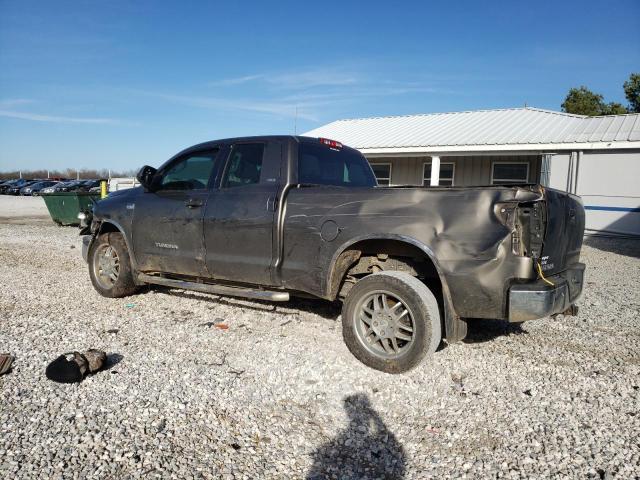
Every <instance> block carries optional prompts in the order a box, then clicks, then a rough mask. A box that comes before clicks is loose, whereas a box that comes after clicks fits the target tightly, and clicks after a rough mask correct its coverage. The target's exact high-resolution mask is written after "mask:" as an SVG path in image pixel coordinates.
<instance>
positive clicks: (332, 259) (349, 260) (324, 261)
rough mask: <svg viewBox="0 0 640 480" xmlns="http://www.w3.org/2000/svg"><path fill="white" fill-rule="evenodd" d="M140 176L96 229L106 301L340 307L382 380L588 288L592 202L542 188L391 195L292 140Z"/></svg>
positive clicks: (192, 159)
mask: <svg viewBox="0 0 640 480" xmlns="http://www.w3.org/2000/svg"><path fill="white" fill-rule="evenodd" d="M138 179H139V181H140V183H141V185H142V187H139V188H134V189H130V190H125V191H121V192H116V193H114V194H111V195H109V197H107V198H106V199H105V200H102V201H100V202H98V203H97V204H96V206H95V207H94V211H93V216H92V218H90V219H88V220H87V225H86V228H85V229H84V230H83V233H85V234H86V236H85V237H84V239H83V240H84V241H83V244H84V248H83V254H84V256H85V259H86V260H87V261H88V263H89V272H90V276H91V280H92V282H93V285H94V286H95V288H96V289H97V290H98V292H100V293H101V294H102V295H105V296H112V297H117V296H125V295H130V294H133V293H135V291H136V290H137V289H138V288H139V287H140V286H141V285H144V284H160V285H167V286H172V287H177V288H185V289H193V290H198V291H203V292H209V293H216V294H222V295H232V296H242V297H249V298H260V299H267V300H273V301H286V300H288V299H289V297H290V295H298V294H305V295H313V296H315V297H318V298H323V299H327V300H339V301H342V302H343V314H342V322H343V335H344V339H345V341H346V343H347V345H348V347H349V349H350V350H351V352H352V353H353V354H354V355H355V356H356V357H357V358H358V359H360V360H361V361H362V362H364V363H365V364H367V365H369V366H371V367H373V368H377V369H379V370H383V371H387V372H402V371H406V370H408V369H410V368H412V367H414V366H416V365H417V364H418V363H419V362H420V361H421V360H422V358H423V357H424V356H425V355H427V354H430V353H433V352H434V351H435V350H436V348H437V346H438V344H439V342H440V341H441V339H443V338H444V339H446V340H447V341H448V342H454V341H457V340H460V339H462V338H464V335H465V333H466V321H467V320H468V319H482V318H491V319H496V318H497V319H508V320H509V321H513V322H522V321H525V320H530V319H535V318H541V317H545V316H547V315H552V314H555V313H559V312H564V311H568V310H570V309H571V308H572V306H573V305H574V304H575V301H576V300H577V299H578V297H579V296H580V294H581V291H582V284H583V274H584V265H583V264H581V263H580V262H579V257H580V248H581V245H582V237H583V232H584V209H583V207H582V203H581V201H580V199H579V198H578V197H576V196H573V195H570V194H567V193H565V192H560V191H556V190H551V189H545V188H543V187H542V186H540V185H509V186H486V187H464V188H463V187H430V188H425V187H379V186H377V183H376V180H375V177H374V175H373V172H372V170H371V167H370V166H369V164H368V162H367V160H366V159H365V158H364V157H363V156H362V154H360V153H359V152H358V151H357V150H354V149H351V148H349V147H346V146H343V145H341V144H340V143H339V142H336V141H333V140H327V139H317V138H306V137H292V136H271V137H248V138H237V139H228V140H220V141H214V142H207V143H203V144H200V145H196V146H194V147H191V148H188V149H186V150H184V151H182V152H180V153H179V154H177V155H176V156H174V157H173V158H171V159H170V160H169V161H167V162H166V163H165V164H164V165H162V166H161V167H160V168H159V169H155V168H153V167H148V166H147V167H143V169H141V171H140V173H139V175H138Z"/></svg>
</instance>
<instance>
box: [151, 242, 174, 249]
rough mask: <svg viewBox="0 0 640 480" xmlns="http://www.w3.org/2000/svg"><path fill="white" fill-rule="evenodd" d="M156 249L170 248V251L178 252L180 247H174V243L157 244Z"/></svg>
mask: <svg viewBox="0 0 640 480" xmlns="http://www.w3.org/2000/svg"><path fill="white" fill-rule="evenodd" d="M156 247H158V248H170V249H173V250H178V245H174V244H173V243H160V242H156Z"/></svg>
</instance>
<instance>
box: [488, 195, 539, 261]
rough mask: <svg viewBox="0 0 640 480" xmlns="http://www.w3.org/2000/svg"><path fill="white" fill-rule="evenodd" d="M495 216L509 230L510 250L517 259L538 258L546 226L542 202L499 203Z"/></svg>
mask: <svg viewBox="0 0 640 480" xmlns="http://www.w3.org/2000/svg"><path fill="white" fill-rule="evenodd" d="M495 212H496V216H497V217H498V219H499V220H500V222H501V223H502V224H503V225H504V226H505V227H507V228H509V229H510V230H511V250H512V252H513V253H514V254H515V255H518V256H519V257H532V258H540V256H541V254H542V242H543V240H544V233H545V225H546V210H545V204H544V202H540V201H539V202H530V203H508V202H507V203H499V204H496V210H495Z"/></svg>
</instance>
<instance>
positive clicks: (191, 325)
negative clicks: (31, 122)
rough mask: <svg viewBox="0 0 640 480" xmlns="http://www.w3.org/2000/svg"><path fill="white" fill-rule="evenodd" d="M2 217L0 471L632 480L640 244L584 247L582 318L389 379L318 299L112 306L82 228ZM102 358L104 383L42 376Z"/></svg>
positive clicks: (181, 300) (535, 328)
mask: <svg viewBox="0 0 640 480" xmlns="http://www.w3.org/2000/svg"><path fill="white" fill-rule="evenodd" d="M5 198H6V197H5ZM18 200H25V199H11V200H10V201H11V202H16V201H18ZM26 200H28V201H29V202H31V201H32V200H35V201H39V202H42V200H41V199H26ZM11 205H12V206H11V207H10V206H9V200H8V201H7V202H6V203H5V200H4V198H3V197H0V279H1V282H0V352H4V351H7V352H11V353H13V354H14V355H16V362H15V364H14V368H13V370H12V371H11V372H10V373H9V374H7V375H4V376H2V377H0V390H1V392H2V394H1V397H0V477H2V478H14V477H15V478H86V477H91V478H138V477H149V478H160V477H162V478H221V477H222V478H327V477H328V478H332V476H333V478H403V477H404V478H487V477H493V478H496V477H497V478H523V477H537V478H541V477H558V478H596V479H599V478H625V479H627V478H638V477H640V445H639V442H640V390H639V389H640V376H639V374H640V329H639V327H640V315H639V314H640V293H639V292H640V242H638V241H630V240H626V241H620V240H618V241H611V240H605V239H592V240H589V241H588V245H587V246H585V248H584V252H583V253H584V255H583V259H584V261H585V262H586V263H587V268H588V270H587V275H588V277H587V280H588V281H587V285H586V291H585V294H584V296H583V298H582V300H581V301H580V308H581V310H580V314H579V315H578V316H577V317H566V318H563V317H558V318H557V319H555V320H554V319H551V318H546V319H542V320H537V321H532V322H528V323H526V324H524V325H522V327H521V328H520V327H518V326H516V325H509V324H507V323H504V322H499V321H485V322H482V323H480V322H476V323H474V324H473V325H472V326H471V333H470V337H469V339H468V340H467V341H466V342H464V343H460V344H455V345H449V346H445V347H443V348H441V350H440V351H438V352H437V353H436V354H435V356H434V357H433V358H431V359H428V360H427V361H426V362H425V363H423V364H422V365H421V366H420V367H419V368H417V369H415V370H413V371H411V372H410V373H408V374H404V375H395V376H393V375H387V374H383V373H380V372H377V371H374V370H371V369H368V368H366V367H365V366H364V365H362V364H360V363H359V362H358V361H357V360H355V358H353V357H352V356H351V354H350V353H349V352H348V350H347V348H346V347H345V345H344V344H343V342H342V337H341V331H340V323H339V313H340V312H339V308H338V307H336V306H335V305H332V304H329V303H326V302H321V301H312V300H295V301H291V302H290V303H287V304H283V305H276V306H274V305H271V304H266V303H258V302H250V301H242V300H236V299H231V298H220V297H216V296H207V295H201V294H197V293H190V292H184V291H179V290H169V289H159V288H157V289H148V290H146V291H144V292H143V293H141V294H139V295H136V296H134V297H129V298H125V299H106V298H102V297H100V296H99V295H98V294H97V293H96V292H95V291H94V290H93V288H92V287H91V283H90V281H89V277H88V274H87V267H86V265H85V264H84V263H83V261H82V258H81V257H80V247H81V244H80V238H79V237H78V231H77V229H76V228H72V227H67V228H61V227H57V226H55V225H53V224H52V223H50V222H47V221H43V220H42V218H41V214H42V212H40V213H38V212H37V208H36V207H34V206H35V205H36V203H35V202H34V203H33V204H29V208H32V207H33V208H34V209H35V210H36V213H32V214H30V217H33V218H32V220H30V221H16V220H15V218H16V217H18V216H19V215H18V214H17V213H16V212H18V209H19V205H18V204H16V203H12V204H11ZM16 205H18V206H16ZM40 208H41V207H40ZM18 213H19V212H18ZM217 323H224V324H225V325H228V327H229V328H228V329H227V330H224V329H221V328H218V327H217V326H216V324H217ZM91 347H93V348H99V349H103V350H106V351H107V352H109V353H110V354H111V355H110V368H109V369H108V370H106V371H102V372H99V373H98V374H96V375H93V376H90V377H88V378H87V379H86V380H85V381H84V382H82V383H81V384H77V385H60V384H55V383H52V382H50V381H48V380H47V379H46V377H45V375H44V370H45V367H46V365H47V363H48V362H49V361H51V360H53V359H54V358H55V357H56V356H57V355H59V354H60V353H62V352H66V351H69V350H83V349H87V348H91Z"/></svg>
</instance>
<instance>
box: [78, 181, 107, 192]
mask: <svg viewBox="0 0 640 480" xmlns="http://www.w3.org/2000/svg"><path fill="white" fill-rule="evenodd" d="M101 181H102V180H85V181H84V183H83V185H82V191H83V192H89V191H90V190H91V189H93V188H98V191H100V190H99V189H100V182H101Z"/></svg>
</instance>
